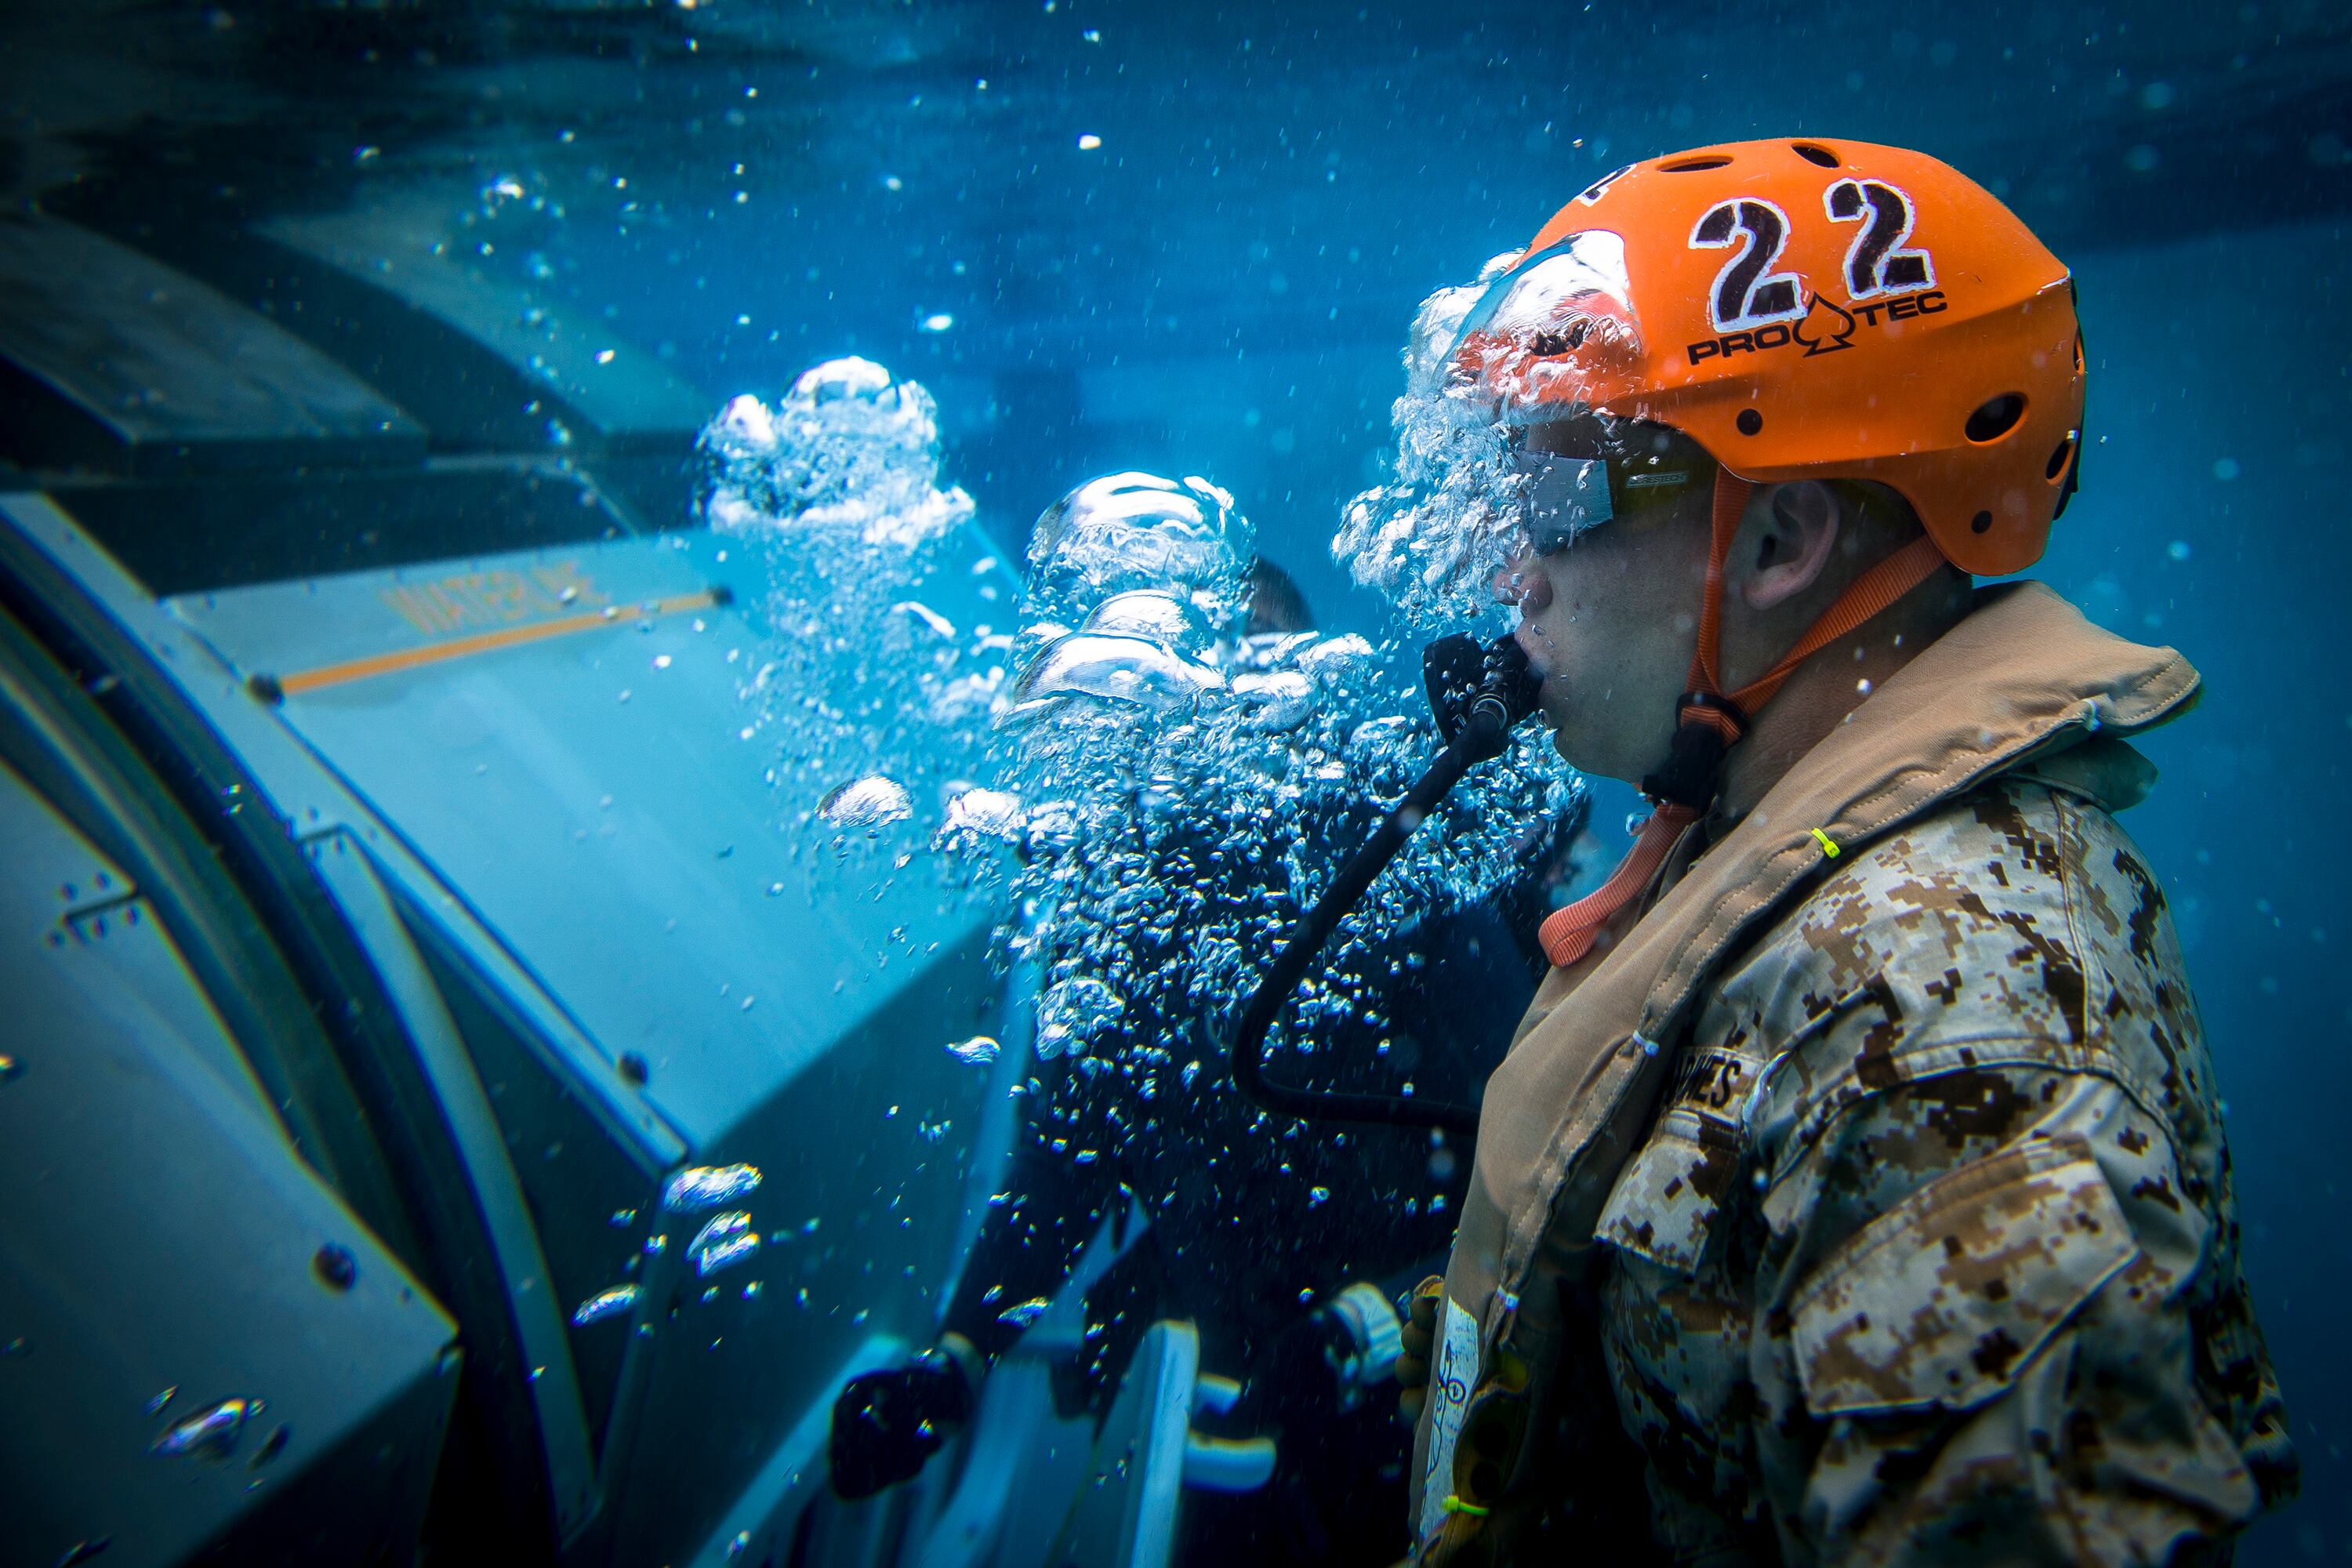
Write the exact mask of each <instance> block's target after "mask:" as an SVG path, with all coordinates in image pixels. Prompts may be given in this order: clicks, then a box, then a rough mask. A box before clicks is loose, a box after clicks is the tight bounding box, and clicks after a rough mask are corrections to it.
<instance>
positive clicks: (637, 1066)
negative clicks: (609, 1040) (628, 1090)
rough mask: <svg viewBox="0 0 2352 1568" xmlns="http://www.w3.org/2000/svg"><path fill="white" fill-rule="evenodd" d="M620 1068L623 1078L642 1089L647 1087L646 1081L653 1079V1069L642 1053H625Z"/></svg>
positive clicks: (622, 1054)
mask: <svg viewBox="0 0 2352 1568" xmlns="http://www.w3.org/2000/svg"><path fill="white" fill-rule="evenodd" d="M620 1068H621V1076H622V1077H623V1078H625V1079H628V1080H629V1081H630V1082H631V1083H634V1084H635V1085H637V1086H638V1087H639V1088H641V1089H642V1088H643V1087H645V1083H646V1079H650V1078H651V1077H653V1068H652V1067H651V1066H650V1065H649V1064H647V1062H646V1058H645V1055H644V1053H643V1052H640V1051H623V1052H622V1053H621V1062H620Z"/></svg>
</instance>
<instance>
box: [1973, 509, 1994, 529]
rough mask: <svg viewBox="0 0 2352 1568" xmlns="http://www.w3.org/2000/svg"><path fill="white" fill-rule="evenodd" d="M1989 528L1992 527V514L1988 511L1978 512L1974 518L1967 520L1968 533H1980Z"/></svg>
mask: <svg viewBox="0 0 2352 1568" xmlns="http://www.w3.org/2000/svg"><path fill="white" fill-rule="evenodd" d="M1990 527H1992V513H1990V512H1989V511H1980V512H1979V513H1977V514H1976V516H1974V517H1972V518H1970V519H1969V532H1970V533H1982V532H1984V531H1986V530H1988V529H1990Z"/></svg>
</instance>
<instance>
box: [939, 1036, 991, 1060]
mask: <svg viewBox="0 0 2352 1568" xmlns="http://www.w3.org/2000/svg"><path fill="white" fill-rule="evenodd" d="M1003 1049H1004V1047H1003V1045H1001V1044H999V1043H998V1041H997V1038H996V1037H995V1036H993V1035H974V1036H973V1037H971V1038H970V1039H968V1040H950V1042H948V1055H950V1056H951V1057H953V1058H955V1059H956V1060H958V1061H960V1062H963V1063H965V1064H966V1065H968V1066H971V1067H986V1066H987V1065H988V1064H989V1063H990V1062H992V1061H994V1060H995V1059H996V1058H997V1056H998V1055H999V1053H1001V1052H1002V1051H1003Z"/></svg>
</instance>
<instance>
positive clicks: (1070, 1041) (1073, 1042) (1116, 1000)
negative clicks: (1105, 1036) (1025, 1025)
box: [1037, 974, 1127, 1059]
mask: <svg viewBox="0 0 2352 1568" xmlns="http://www.w3.org/2000/svg"><path fill="white" fill-rule="evenodd" d="M1126 1011H1127V998H1125V997H1124V996H1121V995H1120V994H1118V992H1116V991H1113V990H1112V989H1111V988H1110V987H1109V986H1108V985H1106V984H1103V983H1102V982H1101V981H1099V980H1097V979H1095V978H1094V977H1093V976H1091V975H1086V974H1080V975H1075V976H1073V977H1071V978H1070V979H1067V980H1063V981H1059V982H1057V983H1055V984H1054V985H1053V986H1052V987H1051V988H1050V989H1048V990H1047V991H1046V993H1045V995H1044V996H1043V997H1041V998H1039V1000H1038V1003H1037V1054H1038V1055H1039V1056H1041V1057H1044V1058H1048V1059H1050V1058H1055V1057H1058V1056H1060V1055H1061V1054H1062V1053H1063V1052H1065V1051H1067V1052H1068V1053H1069V1054H1070V1055H1072V1056H1083V1055H1085V1054H1086V1049H1087V1043H1088V1042H1089V1041H1091V1040H1092V1039H1094V1038H1095V1037H1096V1036H1097V1035H1099V1034H1101V1033H1102V1032H1103V1031H1105V1030H1106V1029H1108V1028H1109V1027H1110V1026H1112V1025H1114V1024H1116V1023H1117V1022H1118V1019H1119V1016H1120V1015H1121V1014H1123V1013H1125V1012H1126Z"/></svg>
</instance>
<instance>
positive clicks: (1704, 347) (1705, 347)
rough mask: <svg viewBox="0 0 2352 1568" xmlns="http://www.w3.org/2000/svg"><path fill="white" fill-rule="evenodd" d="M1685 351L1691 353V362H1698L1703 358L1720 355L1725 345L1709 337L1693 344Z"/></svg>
mask: <svg viewBox="0 0 2352 1568" xmlns="http://www.w3.org/2000/svg"><path fill="white" fill-rule="evenodd" d="M1684 352H1685V353H1688V354H1689V355H1690V362H1691V363H1693V364H1696V363H1698V362H1699V361H1701V360H1703V359H1713V358H1717V357H1718V356H1720V355H1721V354H1722V353H1723V345H1722V344H1721V343H1718V342H1716V341H1715V340H1714V339H1713V338H1707V339H1706V340H1704V341H1702V342H1696V343H1693V344H1691V345H1690V347H1689V348H1688V349H1686V350H1685V351H1684Z"/></svg>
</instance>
